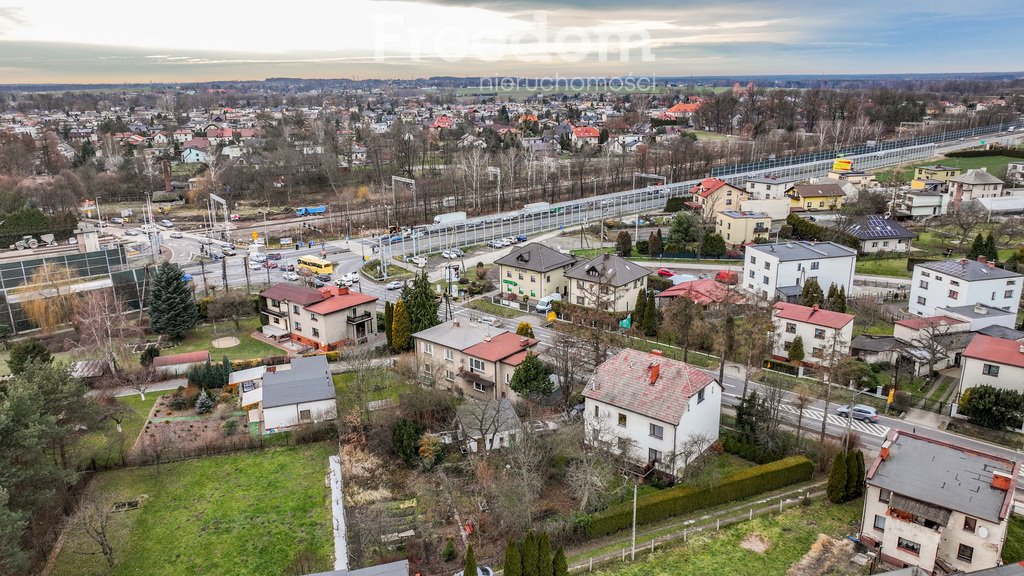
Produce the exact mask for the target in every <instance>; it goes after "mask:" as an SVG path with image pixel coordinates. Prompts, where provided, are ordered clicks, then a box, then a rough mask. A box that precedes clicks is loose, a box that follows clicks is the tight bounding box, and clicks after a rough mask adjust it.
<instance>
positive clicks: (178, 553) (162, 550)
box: [52, 443, 335, 576]
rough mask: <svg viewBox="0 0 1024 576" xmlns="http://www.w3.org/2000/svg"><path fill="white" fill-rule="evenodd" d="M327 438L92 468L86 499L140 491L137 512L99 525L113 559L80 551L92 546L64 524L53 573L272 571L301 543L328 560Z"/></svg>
mask: <svg viewBox="0 0 1024 576" xmlns="http://www.w3.org/2000/svg"><path fill="white" fill-rule="evenodd" d="M334 451H335V449H334V447H332V446H331V444H330V443H323V444H307V445H304V446H297V447H289V448H277V449H272V450H264V451H261V452H246V453H240V454H233V455H230V456H217V457H211V458H202V459H198V460H186V461H182V462H176V463H172V464H165V465H163V466H162V467H161V471H160V472H159V473H158V472H157V469H156V467H152V466H150V467H146V468H133V469H123V470H117V471H113V472H104V473H101V474H99V475H97V476H96V478H95V479H94V480H93V483H92V484H91V485H90V487H89V494H88V495H87V496H86V497H87V498H101V499H102V500H101V501H102V502H106V503H108V504H109V503H110V502H114V501H128V500H135V499H138V498H140V497H142V498H143V501H142V506H141V508H139V509H138V510H134V511H129V512H119V513H115V514H113V516H112V518H111V524H110V528H109V532H110V535H111V540H112V548H113V550H114V555H115V558H116V560H117V564H116V566H115V568H114V570H113V571H112V572H111V571H108V570H107V569H106V565H105V563H104V561H103V559H102V557H101V556H97V555H81V554H77V553H76V552H75V551H76V550H77V551H93V550H95V549H96V547H95V545H94V544H92V543H91V541H89V540H88V538H86V537H85V536H84V534H83V532H82V530H81V528H80V527H78V526H73V527H72V528H71V530H70V532H69V535H68V540H67V542H66V543H65V544H64V547H63V548H62V549H61V551H60V555H59V557H58V558H57V561H56V564H55V568H54V570H53V572H52V574H53V575H54V576H71V575H74V576H92V575H97V576H98V575H101V574H111V573H112V574H115V575H127V574H161V575H163V576H176V575H181V576H185V575H190V576H191V575H194V574H211V575H212V574H216V575H223V576H227V575H233V574H237V575H240V576H241V575H246V576H248V575H256V574H266V575H268V576H269V575H274V576H277V575H280V574H282V573H284V572H285V570H286V568H287V567H288V565H289V564H290V563H291V562H292V561H293V560H294V558H295V556H296V555H297V554H298V553H299V552H300V551H302V550H309V552H311V553H312V554H313V555H314V556H315V557H317V558H318V559H319V560H320V564H321V566H319V569H320V570H327V569H329V568H330V564H331V559H332V558H333V538H332V535H331V513H330V509H329V492H328V491H327V489H326V488H325V487H324V474H325V473H326V471H327V458H328V456H330V455H331V454H333V453H334Z"/></svg>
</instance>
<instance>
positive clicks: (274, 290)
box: [260, 284, 324, 306]
mask: <svg viewBox="0 0 1024 576" xmlns="http://www.w3.org/2000/svg"><path fill="white" fill-rule="evenodd" d="M260 296H262V297H264V298H270V299H272V300H283V301H285V302H291V303H293V304H298V305H299V306H309V305H310V304H316V303H317V302H320V301H321V300H323V299H324V295H323V294H321V293H320V292H319V291H318V290H316V289H315V288H309V287H307V286H299V285H298V284H276V285H274V286H271V287H270V288H267V289H266V290H264V291H263V292H261V293H260Z"/></svg>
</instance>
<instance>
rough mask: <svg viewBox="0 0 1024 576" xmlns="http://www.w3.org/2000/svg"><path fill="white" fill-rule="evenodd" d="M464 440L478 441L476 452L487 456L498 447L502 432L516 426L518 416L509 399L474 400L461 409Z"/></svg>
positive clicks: (460, 418)
mask: <svg viewBox="0 0 1024 576" xmlns="http://www.w3.org/2000/svg"><path fill="white" fill-rule="evenodd" d="M459 420H460V422H461V423H462V433H463V435H465V438H464V440H473V441H475V442H476V448H477V449H476V453H477V454H478V455H480V456H481V457H484V458H486V457H487V455H488V454H489V453H490V451H491V448H492V447H497V446H498V444H497V443H498V442H500V440H501V439H500V436H499V435H500V434H501V432H503V431H507V430H509V429H510V428H512V427H514V426H515V425H516V423H517V420H518V417H517V416H516V415H515V412H514V411H513V410H512V408H511V405H510V404H509V403H508V401H507V400H505V401H499V400H472V401H470V402H467V403H466V404H465V405H463V406H462V407H461V408H460V410H459Z"/></svg>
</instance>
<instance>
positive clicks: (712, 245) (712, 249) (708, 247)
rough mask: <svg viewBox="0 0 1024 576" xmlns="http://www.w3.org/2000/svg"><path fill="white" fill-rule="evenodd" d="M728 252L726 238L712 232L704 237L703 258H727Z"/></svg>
mask: <svg viewBox="0 0 1024 576" xmlns="http://www.w3.org/2000/svg"><path fill="white" fill-rule="evenodd" d="M727 251H728V248H727V247H726V245H725V238H722V237H721V236H719V235H718V234H712V233H710V232H708V233H707V234H705V235H704V243H703V244H702V245H701V255H702V256H710V257H712V258H714V257H716V256H725V253H726V252H727Z"/></svg>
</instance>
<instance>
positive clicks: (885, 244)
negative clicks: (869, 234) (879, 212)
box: [860, 238, 910, 254]
mask: <svg viewBox="0 0 1024 576" xmlns="http://www.w3.org/2000/svg"><path fill="white" fill-rule="evenodd" d="M860 251H861V252H863V253H864V254H874V253H875V252H910V240H909V239H907V238H873V239H871V240H862V241H861V243H860Z"/></svg>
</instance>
